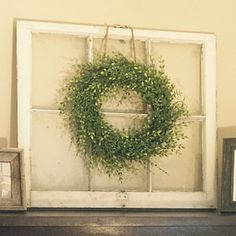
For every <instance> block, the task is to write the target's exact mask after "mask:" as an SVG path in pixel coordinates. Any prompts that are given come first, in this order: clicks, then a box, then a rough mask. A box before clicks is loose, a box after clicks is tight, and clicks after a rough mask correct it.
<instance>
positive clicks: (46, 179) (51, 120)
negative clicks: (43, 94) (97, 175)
mask: <svg viewBox="0 0 236 236" xmlns="http://www.w3.org/2000/svg"><path fill="white" fill-rule="evenodd" d="M31 181H32V182H31V184H32V186H31V188H32V190H61V191H63V190H87V189H88V173H87V170H86V167H85V165H84V161H83V159H82V158H81V156H79V155H78V156H76V152H75V149H74V147H73V146H72V145H71V143H70V137H69V134H68V133H67V132H66V131H65V128H63V124H62V122H61V120H60V119H59V117H58V114H57V113H55V114H54V113H45V112H33V113H32V149H31Z"/></svg>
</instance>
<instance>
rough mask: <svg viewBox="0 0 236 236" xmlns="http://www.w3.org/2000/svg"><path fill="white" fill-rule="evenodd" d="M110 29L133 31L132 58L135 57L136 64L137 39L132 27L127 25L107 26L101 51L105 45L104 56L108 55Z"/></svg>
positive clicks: (131, 41) (131, 42)
mask: <svg viewBox="0 0 236 236" xmlns="http://www.w3.org/2000/svg"><path fill="white" fill-rule="evenodd" d="M110 28H119V29H130V31H131V40H130V51H131V57H133V59H134V61H135V62H136V58H137V57H136V46H135V39H134V29H133V28H132V27H131V26H127V25H119V24H116V25H107V26H106V33H105V35H104V38H103V40H102V46H101V49H102V47H103V45H104V49H103V54H104V55H106V54H107V43H108V38H109V29H110Z"/></svg>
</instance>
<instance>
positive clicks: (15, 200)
mask: <svg viewBox="0 0 236 236" xmlns="http://www.w3.org/2000/svg"><path fill="white" fill-rule="evenodd" d="M0 162H2V163H9V164H10V168H11V198H3V199H2V198H0V211H20V210H23V211H24V210H25V209H26V196H25V176H24V164H23V151H22V150H18V149H16V148H3V149H0Z"/></svg>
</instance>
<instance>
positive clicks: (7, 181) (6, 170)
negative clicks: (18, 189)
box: [0, 162, 11, 198]
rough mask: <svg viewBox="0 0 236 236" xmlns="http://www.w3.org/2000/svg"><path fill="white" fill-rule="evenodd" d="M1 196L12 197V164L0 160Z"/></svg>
mask: <svg viewBox="0 0 236 236" xmlns="http://www.w3.org/2000/svg"><path fill="white" fill-rule="evenodd" d="M0 198H11V165H10V163H7V162H0Z"/></svg>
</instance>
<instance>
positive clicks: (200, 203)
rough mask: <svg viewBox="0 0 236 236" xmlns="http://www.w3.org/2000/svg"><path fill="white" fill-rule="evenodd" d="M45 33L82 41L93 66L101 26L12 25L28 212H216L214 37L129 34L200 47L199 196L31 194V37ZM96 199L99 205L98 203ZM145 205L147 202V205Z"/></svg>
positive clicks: (125, 35) (115, 34)
mask: <svg viewBox="0 0 236 236" xmlns="http://www.w3.org/2000/svg"><path fill="white" fill-rule="evenodd" d="M33 33H48V34H61V35H74V36H81V37H87V39H88V59H89V60H90V61H91V60H92V56H93V55H92V43H93V41H92V37H97V38H99V37H100V38H102V37H103V36H104V33H105V27H104V26H90V25H76V24H60V23H47V22H33V21H21V20H20V21H18V22H17V68H18V75H17V79H18V144H19V147H20V148H23V149H24V152H25V163H26V164H25V168H26V176H27V177H28V178H27V179H26V193H27V206H28V207H62V208H68V207H69V208H75V207H76V208H123V207H126V208H215V207H216V153H215V145H216V41H215V36H214V35H213V34H208V33H189V32H174V31H173V32H171V31H157V30H144V29H134V34H135V38H136V39H137V40H141V41H145V43H146V47H147V48H146V49H147V50H148V52H150V50H151V49H150V47H149V46H148V45H150V40H152V41H153V42H165V43H166V42H168V43H177V44H187V43H192V44H197V45H200V46H201V49H202V50H201V78H202V88H201V89H202V91H201V93H202V101H201V102H202V108H203V114H202V115H200V116H192V117H191V119H192V120H201V121H202V120H204V122H203V124H204V128H203V130H204V132H203V138H204V139H203V140H205V142H204V143H203V147H202V149H203V191H202V192H124V193H122V192H121V193H120V192H89V191H88V192H87V191H31V187H30V173H31V168H30V148H31V140H30V138H31V110H32V109H31V107H32V106H31V83H32V81H31V80H32V47H31V46H32V34H33ZM109 37H110V38H113V39H129V38H130V31H129V30H126V29H118V28H111V29H110V31H109ZM98 199H99V200H98ZM147 199H148V200H147Z"/></svg>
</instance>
